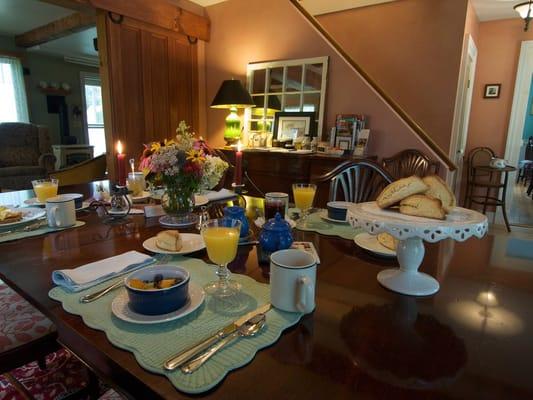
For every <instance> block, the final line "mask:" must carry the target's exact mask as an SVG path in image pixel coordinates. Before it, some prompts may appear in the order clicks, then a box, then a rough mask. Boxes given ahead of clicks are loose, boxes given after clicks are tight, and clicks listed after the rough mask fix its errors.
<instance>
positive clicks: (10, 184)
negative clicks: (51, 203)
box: [0, 122, 55, 190]
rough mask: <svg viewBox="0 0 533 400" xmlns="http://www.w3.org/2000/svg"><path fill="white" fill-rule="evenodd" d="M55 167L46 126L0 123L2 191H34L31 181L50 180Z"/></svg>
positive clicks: (0, 175)
mask: <svg viewBox="0 0 533 400" xmlns="http://www.w3.org/2000/svg"><path fill="white" fill-rule="evenodd" d="M54 164H55V156H54V155H53V154H52V147H51V145H50V137H49V136H48V129H47V128H46V127H44V126H39V125H34V124H26V123H19V122H4V123H0V189H2V190H6V189H7V190H9V189H11V190H20V189H31V181H32V180H33V179H42V178H45V177H47V176H48V174H49V173H50V172H52V171H53V170H54Z"/></svg>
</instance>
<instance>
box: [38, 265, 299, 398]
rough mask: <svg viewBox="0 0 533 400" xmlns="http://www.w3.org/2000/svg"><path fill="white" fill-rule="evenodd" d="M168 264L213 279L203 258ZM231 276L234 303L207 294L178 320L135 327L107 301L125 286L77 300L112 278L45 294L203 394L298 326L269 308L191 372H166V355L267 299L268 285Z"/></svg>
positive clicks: (145, 363)
mask: <svg viewBox="0 0 533 400" xmlns="http://www.w3.org/2000/svg"><path fill="white" fill-rule="evenodd" d="M166 263H167V264H174V265H179V266H181V267H183V268H185V269H187V270H188V271H189V273H190V275H191V281H192V282H194V283H196V284H198V285H201V286H203V285H204V284H206V283H207V282H210V281H212V280H214V278H215V277H216V275H215V267H214V266H212V265H211V266H209V265H208V264H206V263H204V262H203V261H202V260H197V259H193V258H185V257H175V258H173V259H172V260H171V261H167V262H166ZM148 268H149V267H148ZM118 279H123V278H122V277H121V278H115V280H118ZM232 279H234V280H236V281H238V282H240V283H241V284H242V286H243V293H242V295H241V296H240V298H239V302H238V304H233V305H228V304H224V303H221V302H219V301H216V300H215V299H213V298H211V297H210V296H206V300H205V302H204V304H202V306H200V308H198V310H196V311H195V312H193V313H191V314H189V315H188V316H186V317H184V318H182V319H178V320H175V321H172V322H167V323H162V324H157V325H136V324H132V323H128V322H124V321H122V320H120V319H118V318H116V317H115V316H114V315H113V314H112V313H111V302H112V301H113V299H114V298H115V296H116V295H117V294H118V293H119V290H126V289H124V288H121V289H118V290H117V291H115V292H111V293H110V294H108V295H106V296H104V297H102V298H100V299H98V300H96V301H94V302H92V303H88V304H81V303H80V302H79V298H80V296H83V295H84V294H87V293H93V292H95V291H97V290H99V289H101V288H103V287H105V286H107V285H109V284H110V283H112V280H110V281H107V282H104V283H102V284H100V285H97V286H94V287H92V288H90V289H87V290H85V291H82V292H77V293H70V292H68V291H66V290H65V289H63V288H61V287H55V288H53V289H52V290H50V292H49V293H48V295H49V296H50V297H51V298H52V299H54V300H57V301H60V302H61V303H62V305H63V308H64V309H65V310H66V311H67V312H69V313H72V314H76V315H79V316H81V317H82V318H83V321H84V322H85V324H86V325H87V326H89V327H91V328H94V329H99V330H102V331H104V332H105V334H106V336H107V338H108V339H109V341H110V342H111V343H113V344H114V345H115V346H117V347H120V348H122V349H125V350H129V351H131V352H132V353H133V354H134V355H135V358H136V359H137V361H138V362H139V364H140V365H141V366H142V367H143V368H145V369H147V370H148V371H151V372H154V373H157V374H161V375H165V376H166V377H167V378H168V379H169V380H170V381H171V382H172V384H173V385H174V386H175V387H176V388H177V389H179V390H181V391H183V392H187V393H201V392H205V391H206V390H209V389H211V388H212V387H213V386H215V385H216V384H217V383H219V382H220V381H221V380H222V379H223V378H224V377H225V376H226V374H227V373H228V372H230V371H231V370H233V369H236V368H239V367H242V366H243V365H245V364H247V363H249V362H250V361H251V360H252V359H253V358H254V356H255V354H256V353H257V351H259V350H260V349H262V348H265V347H267V346H270V345H271V344H273V343H274V342H276V341H277V340H278V338H279V337H280V335H281V333H282V332H283V331H284V330H285V329H287V328H288V327H290V326H292V325H294V324H296V323H297V322H298V321H299V320H300V318H301V316H302V314H300V313H288V312H284V311H280V310H276V309H271V310H270V311H269V312H268V313H267V324H266V326H265V327H264V328H263V329H262V330H261V331H260V333H258V334H257V336H254V337H253V338H242V339H239V340H238V341H237V342H234V343H233V344H232V345H230V346H229V347H227V348H226V349H224V350H222V351H220V352H219V353H218V354H216V355H215V356H213V357H212V358H211V360H209V361H208V362H207V363H206V364H204V365H203V366H202V367H201V368H200V369H198V370H197V371H196V372H195V373H193V374H190V375H185V374H183V373H182V372H181V371H180V370H179V369H178V370H175V371H172V372H168V371H165V370H164V369H163V363H164V361H166V360H167V359H168V358H169V357H171V356H173V355H175V354H177V353H179V352H180V351H182V350H184V349H185V348H188V347H190V346H191V345H193V344H195V343H197V342H198V340H199V339H201V338H203V337H207V336H209V335H210V334H213V333H214V332H216V331H217V330H218V329H220V328H222V327H224V326H226V325H227V324H229V323H230V322H231V321H234V320H235V319H237V318H239V317H240V316H242V315H244V314H246V313H247V312H250V311H253V310H255V309H256V308H257V307H259V306H261V305H263V304H265V303H267V302H269V301H270V287H269V285H266V284H263V283H259V282H257V281H255V280H254V279H252V278H250V277H248V276H246V275H240V274H233V275H232ZM228 306H229V307H228Z"/></svg>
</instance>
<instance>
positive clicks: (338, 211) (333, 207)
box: [327, 201, 352, 221]
mask: <svg viewBox="0 0 533 400" xmlns="http://www.w3.org/2000/svg"><path fill="white" fill-rule="evenodd" d="M350 204H352V203H349V202H347V201H330V202H329V203H328V204H327V207H328V218H330V219H334V220H337V221H346V214H347V213H348V207H349V206H350Z"/></svg>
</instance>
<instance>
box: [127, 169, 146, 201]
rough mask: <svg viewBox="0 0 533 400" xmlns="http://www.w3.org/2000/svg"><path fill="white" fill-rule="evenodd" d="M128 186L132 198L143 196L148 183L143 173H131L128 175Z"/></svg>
mask: <svg viewBox="0 0 533 400" xmlns="http://www.w3.org/2000/svg"><path fill="white" fill-rule="evenodd" d="M126 186H127V187H128V190H131V191H132V192H133V193H132V196H133V197H136V196H142V195H143V192H144V189H146V181H145V179H144V174H143V173H142V172H130V173H128V179H127V180H126Z"/></svg>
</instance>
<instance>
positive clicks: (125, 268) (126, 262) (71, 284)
mask: <svg viewBox="0 0 533 400" xmlns="http://www.w3.org/2000/svg"><path fill="white" fill-rule="evenodd" d="M153 262H155V258H153V257H150V256H148V255H146V254H143V253H140V252H138V251H128V252H126V253H123V254H119V255H118V256H113V257H109V258H105V259H103V260H100V261H95V262H93V263H90V264H85V265H82V266H81V267H78V268H74V269H60V270H57V271H54V272H52V281H53V282H54V283H55V284H56V285H58V286H62V287H64V288H66V289H68V290H70V291H72V292H79V291H80V290H84V289H87V288H89V287H91V286H94V285H97V284H98V283H100V282H103V281H105V280H107V279H109V278H112V277H113V276H115V275H120V274H123V273H125V272H130V271H133V270H135V269H138V268H141V267H144V266H146V265H148V264H151V263H153Z"/></svg>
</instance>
